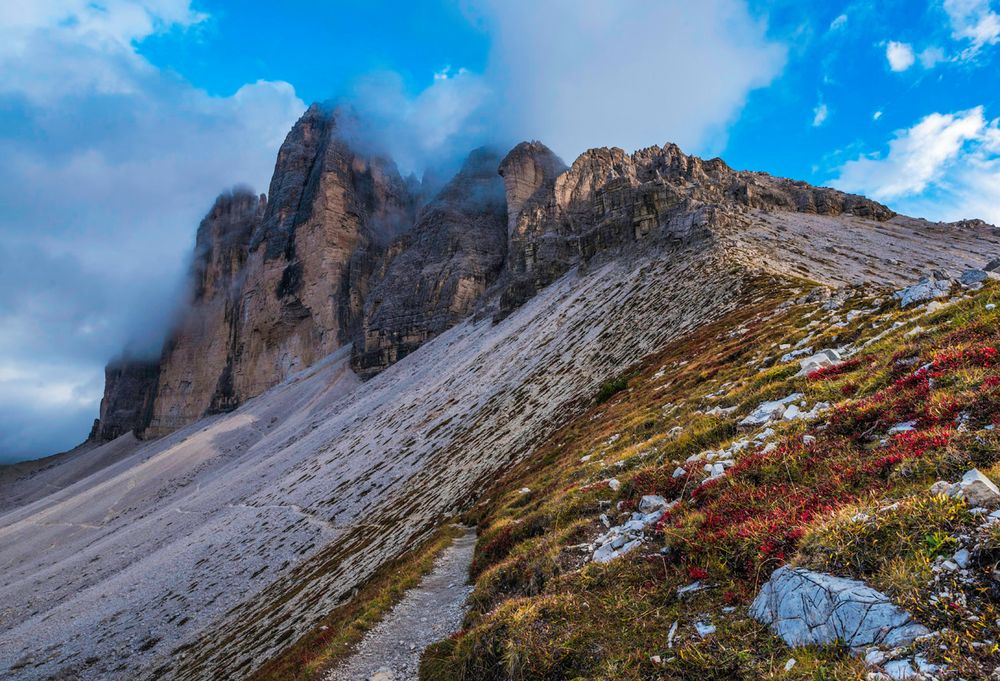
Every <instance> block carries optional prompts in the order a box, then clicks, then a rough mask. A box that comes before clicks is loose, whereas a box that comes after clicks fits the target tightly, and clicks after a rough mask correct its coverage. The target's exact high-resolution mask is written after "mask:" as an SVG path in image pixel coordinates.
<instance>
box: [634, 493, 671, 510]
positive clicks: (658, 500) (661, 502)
mask: <svg viewBox="0 0 1000 681" xmlns="http://www.w3.org/2000/svg"><path fill="white" fill-rule="evenodd" d="M666 505H667V500H666V499H664V498H663V497H661V496H659V495H657V494H647V495H646V496H644V497H643V498H642V499H640V500H639V512H640V513H652V512H653V511H656V510H659V509H661V508H663V507H664V506H666Z"/></svg>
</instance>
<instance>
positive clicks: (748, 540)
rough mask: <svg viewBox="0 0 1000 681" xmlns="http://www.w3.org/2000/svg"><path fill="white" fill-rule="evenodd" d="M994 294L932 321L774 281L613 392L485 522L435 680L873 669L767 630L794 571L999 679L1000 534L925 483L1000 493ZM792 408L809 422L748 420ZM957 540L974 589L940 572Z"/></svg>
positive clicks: (976, 296) (958, 667) (973, 298)
mask: <svg viewBox="0 0 1000 681" xmlns="http://www.w3.org/2000/svg"><path fill="white" fill-rule="evenodd" d="M812 298H815V299H814V300H813V299H812ZM997 298H1000V289H998V287H997V286H996V285H995V284H992V283H989V284H988V285H987V286H986V287H984V288H983V289H981V290H979V291H977V292H975V293H972V294H966V295H959V294H956V296H955V297H954V298H953V300H952V301H951V302H950V303H949V304H947V305H945V306H944V307H943V308H941V309H939V310H937V311H930V312H928V310H927V309H926V308H925V307H923V306H920V307H916V308H914V309H900V308H899V306H898V304H897V303H896V302H895V301H893V300H892V299H891V298H890V297H887V296H886V295H885V294H884V292H870V291H862V290H855V291H851V292H849V295H847V296H844V297H843V299H842V300H838V301H836V302H835V303H829V302H827V301H826V300H825V299H823V298H821V297H819V296H815V297H813V296H810V297H809V298H806V297H804V296H803V291H798V292H795V291H785V290H783V289H780V288H775V289H771V290H770V291H769V295H768V296H767V297H766V298H761V299H758V300H757V301H755V302H754V303H753V304H751V305H747V306H746V307H744V308H743V309H741V310H740V311H738V312H736V313H734V314H732V315H731V316H730V317H728V318H727V319H724V320H721V321H720V322H718V323H716V324H712V325H710V326H708V327H705V328H702V329H700V330H698V331H695V332H694V333H693V334H691V335H690V336H688V337H686V338H685V339H683V341H681V342H677V343H674V344H672V345H671V346H669V347H667V348H665V349H664V350H663V351H662V352H661V353H659V354H658V355H657V356H655V357H652V358H650V359H649V361H648V362H646V363H645V365H644V366H643V367H641V368H639V369H638V370H637V371H635V372H634V373H633V374H630V379H629V381H628V382H627V384H624V383H623V384H621V385H617V384H616V385H615V386H612V384H610V383H609V384H606V386H605V387H604V388H602V389H601V391H600V393H599V394H598V396H597V400H596V404H595V406H594V407H593V408H592V409H591V411H590V412H589V413H587V414H584V415H583V416H582V417H580V418H578V419H576V420H574V421H573V422H572V423H570V424H568V425H567V426H565V427H564V428H562V429H561V430H560V431H558V432H557V433H555V434H554V435H553V436H552V437H551V438H549V440H548V441H547V442H546V443H545V444H544V445H543V446H542V447H540V448H539V450H538V451H537V452H536V453H535V454H534V455H533V456H532V457H530V458H529V460H527V461H526V462H524V463H523V464H522V465H521V466H520V467H518V468H517V469H516V470H514V471H513V472H512V473H511V474H510V476H509V477H508V478H507V479H505V480H503V481H502V482H501V483H499V484H498V485H497V488H496V489H495V490H494V491H493V493H492V494H491V495H490V498H491V499H492V502H491V503H490V504H488V505H486V506H480V507H477V509H476V510H475V512H470V513H469V514H468V517H467V518H466V521H467V522H472V523H476V524H478V527H479V532H480V538H479V543H478V546H477V550H476V557H475V563H474V566H473V576H474V578H475V580H476V586H475V592H474V594H473V597H472V599H471V603H470V610H469V613H468V615H467V617H466V621H465V628H464V629H463V630H462V631H460V632H458V633H457V634H456V635H454V636H453V637H452V638H450V639H448V640H446V641H441V642H439V643H438V644H436V645H434V646H432V647H431V648H430V649H428V650H427V651H426V652H425V654H424V656H423V660H422V665H421V679H423V680H424V681H438V680H444V679H448V680H462V679H464V680H467V681H471V680H473V679H475V680H477V681H479V680H490V679H496V680H497V681H500V680H508V679H518V680H520V679H584V678H585V679H607V680H611V679H615V680H630V679H636V680H639V679H643V680H645V679H742V678H746V679H751V678H753V679H757V678H763V679H766V678H789V679H856V678H863V677H864V675H865V674H866V672H867V670H866V667H865V664H864V661H863V660H862V659H860V658H859V657H858V656H856V655H852V654H850V652H849V651H846V650H843V649H840V648H837V647H830V648H807V649H795V650H791V649H789V648H788V647H787V646H785V645H784V643H783V642H782V641H781V640H780V639H778V638H777V637H776V636H774V635H773V634H772V633H771V631H770V630H769V629H768V628H767V627H766V626H763V625H761V624H759V623H757V622H756V621H754V620H752V619H750V618H749V616H748V615H747V606H748V605H749V603H750V601H751V600H752V599H753V597H754V596H755V594H756V593H757V591H758V590H759V588H760V585H761V584H762V582H763V581H765V580H767V579H768V577H769V575H770V573H771V572H772V571H773V570H774V569H775V568H776V567H778V566H780V565H783V564H786V563H792V564H797V565H803V566H806V567H810V568H813V569H816V570H821V571H824V572H830V573H833V574H837V575H840V576H847V577H854V578H858V579H863V580H865V581H866V582H868V583H869V584H871V585H872V586H874V587H875V588H877V589H879V590H881V591H883V592H884V593H886V594H888V595H889V596H890V597H891V598H893V599H894V600H895V601H896V602H897V603H898V604H899V605H901V606H903V607H905V608H906V609H908V610H909V611H910V612H911V613H912V614H913V616H914V618H915V619H917V620H918V621H919V622H920V623H922V624H924V625H926V626H927V627H929V628H930V629H931V630H932V631H934V632H937V634H936V638H935V641H934V642H933V645H931V644H926V645H924V648H923V649H922V650H923V654H924V655H925V656H926V657H927V658H928V659H929V660H930V661H932V662H934V663H937V664H941V665H944V666H945V667H946V668H947V669H948V670H950V671H949V672H948V674H951V675H953V676H954V677H955V678H959V677H962V678H967V679H974V678H987V677H988V676H989V674H990V673H992V671H993V669H994V667H997V666H1000V648H998V645H997V638H998V635H997V632H998V631H1000V611H998V609H997V602H998V596H1000V594H998V593H997V592H998V587H997V585H996V584H995V583H994V582H992V581H991V579H992V577H991V571H992V570H994V569H996V562H997V560H1000V549H998V545H1000V529H997V528H998V527H1000V523H996V524H994V525H992V526H990V527H989V528H986V526H985V525H984V524H983V519H984V518H983V515H982V513H981V512H980V511H979V510H978V509H970V508H969V507H968V505H967V504H966V503H965V502H964V501H962V500H960V499H954V498H951V497H948V496H944V495H937V496H935V495H934V494H931V493H930V491H929V488H930V486H931V485H932V484H933V483H934V482H935V481H937V480H941V479H943V480H947V481H952V482H953V481H955V480H956V479H958V478H960V477H961V476H962V474H963V472H964V471H966V470H968V469H970V468H974V467H975V468H979V469H980V470H981V471H983V472H984V473H986V474H987V475H988V476H991V477H992V478H993V479H994V480H998V479H1000V465H998V462H1000V436H998V434H997V432H996V431H995V430H994V429H995V427H996V426H998V425H1000V357H998V355H997V348H1000V319H998V313H997V311H996V308H995V305H994V304H995V303H996V302H997V301H996V299H997ZM845 346H847V347H849V348H850V349H851V353H850V358H849V359H848V360H847V361H845V362H843V363H841V364H838V365H836V366H835V367H831V368H826V369H820V370H817V371H813V372H811V373H809V374H807V375H802V373H801V372H800V370H799V369H800V367H799V362H798V359H799V358H801V357H802V356H805V355H807V354H809V352H808V349H809V348H813V349H814V351H818V350H819V349H822V348H833V347H841V348H843V347H845ZM796 351H799V352H798V353H796ZM793 353H796V354H797V356H790V355H792V354H793ZM612 388H614V389H612ZM796 393H798V394H799V395H800V396H799V397H798V398H796V399H795V400H794V402H795V404H796V406H797V407H799V408H800V411H802V412H809V415H808V416H806V417H804V418H792V419H779V420H778V421H776V422H773V423H769V424H766V425H765V426H760V427H754V428H741V427H740V425H739V424H740V421H741V420H742V419H743V418H744V417H746V416H747V415H748V414H749V413H750V412H751V411H753V410H754V409H755V408H756V407H757V406H758V405H760V404H761V403H762V402H765V401H768V400H779V399H782V398H786V397H788V396H790V395H793V394H796ZM824 405H825V406H824ZM708 451H711V452H712V453H713V455H715V453H716V452H719V453H720V454H719V458H722V457H726V458H729V457H731V459H732V460H731V461H727V465H728V467H727V468H726V472H725V474H724V475H718V476H716V477H713V478H711V479H706V478H707V476H708V473H707V472H706V470H705V468H706V464H707V463H710V462H711V461H713V460H715V459H712V458H711V457H708V458H706V457H704V456H701V457H699V455H703V454H704V453H706V452H708ZM708 468H711V466H710V465H709V466H708ZM612 481H617V484H613V483H612ZM652 494H655V495H660V496H662V497H664V498H665V499H667V500H677V503H676V504H674V505H673V506H672V507H670V508H669V509H668V510H667V511H666V512H664V513H663V515H662V516H661V517H660V519H659V521H658V522H657V523H656V524H655V531H647V533H646V541H645V542H644V543H643V544H642V546H640V547H639V548H638V549H635V550H633V551H631V552H629V553H627V554H626V555H624V556H623V557H621V558H617V559H615V560H611V561H610V562H607V563H597V562H591V560H590V557H591V553H592V552H593V545H592V543H591V542H593V540H594V539H595V538H596V537H597V536H598V535H601V534H603V533H604V532H605V531H606V528H607V525H609V524H610V525H618V524H619V523H622V522H624V520H626V519H627V518H628V517H629V514H630V513H631V512H632V511H634V510H635V509H636V508H637V506H638V503H639V500H640V499H641V498H642V496H644V495H652ZM984 528H986V529H984ZM961 546H968V547H975V551H974V552H973V553H974V555H973V558H972V562H971V567H970V569H969V570H968V571H966V573H967V574H965V575H964V576H962V575H961V574H960V573H959V572H951V571H949V570H948V569H945V568H942V565H943V561H945V560H946V559H948V558H949V557H950V556H951V555H952V554H953V553H955V551H956V550H958V549H959V548H960V547H961ZM695 583H697V584H695ZM685 587H687V588H685Z"/></svg>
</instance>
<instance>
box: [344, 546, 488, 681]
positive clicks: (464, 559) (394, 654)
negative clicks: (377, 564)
mask: <svg viewBox="0 0 1000 681" xmlns="http://www.w3.org/2000/svg"><path fill="white" fill-rule="evenodd" d="M475 544H476V533H475V531H473V530H471V529H470V530H469V531H468V532H466V534H464V535H463V536H461V537H459V538H457V539H456V540H455V541H454V542H453V543H452V545H451V546H449V547H448V548H447V549H445V550H444V552H443V553H442V554H441V555H440V556H439V557H438V559H437V561H435V563H434V567H433V569H432V570H431V571H430V572H429V573H428V574H427V575H426V576H425V577H424V578H423V580H421V582H420V585H419V586H418V587H417V588H415V589H412V590H410V591H409V592H408V593H407V594H406V595H405V596H404V597H403V600H401V601H400V602H399V603H398V604H397V605H396V607H395V608H393V609H392V610H391V611H390V612H389V614H388V615H386V616H385V619H383V620H382V621H381V622H379V623H378V624H377V625H375V627H374V628H372V630H371V631H369V632H368V634H367V635H366V636H365V637H364V639H362V641H361V643H360V644H358V647H357V650H355V652H354V654H353V655H352V656H351V657H350V658H348V659H347V660H346V661H345V662H344V663H343V664H341V665H340V666H338V667H337V668H336V669H334V670H333V671H331V672H330V673H329V674H328V675H327V676H326V681H410V680H411V679H416V678H417V667H418V665H419V664H420V653H422V652H423V650H424V648H426V647H427V646H428V645H430V644H431V643H434V642H435V641H439V640H441V639H443V638H447V637H448V635H450V634H451V633H453V632H455V631H457V630H458V628H459V627H460V626H461V623H462V615H463V614H464V613H463V610H464V606H465V599H466V598H468V596H469V594H470V593H471V592H472V586H471V585H469V584H466V582H467V581H468V577H469V564H470V563H471V562H472V549H473V547H474V546H475Z"/></svg>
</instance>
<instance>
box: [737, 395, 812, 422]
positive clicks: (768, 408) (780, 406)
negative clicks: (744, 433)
mask: <svg viewBox="0 0 1000 681" xmlns="http://www.w3.org/2000/svg"><path fill="white" fill-rule="evenodd" d="M802 397H803V395H802V393H793V394H791V395H789V396H788V397H785V398H784V399H780V400H771V401H768V402H761V403H760V404H759V405H758V406H757V408H756V409H754V410H753V411H752V412H750V414H748V415H747V416H746V417H745V418H744V419H743V420H742V421H740V423H739V425H740V426H741V427H744V428H756V427H757V426H762V425H764V424H765V423H768V422H770V421H776V420H778V419H780V418H781V417H782V415H783V414H784V413H785V409H787V407H788V405H789V404H791V403H793V402H798V401H799V400H800V399H802Z"/></svg>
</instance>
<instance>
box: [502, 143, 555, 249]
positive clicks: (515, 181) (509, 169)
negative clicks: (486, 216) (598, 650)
mask: <svg viewBox="0 0 1000 681" xmlns="http://www.w3.org/2000/svg"><path fill="white" fill-rule="evenodd" d="M565 170H566V164H565V163H563V160H562V159H561V158H559V157H558V156H556V155H555V153H553V151H552V150H551V149H549V148H548V147H547V146H545V145H544V144H542V143H541V142H538V141H535V142H521V143H520V144H518V145H517V146H516V147H514V148H513V149H511V150H510V153H508V154H507V156H505V157H504V159H503V162H502V163H501V164H500V169H499V171H500V175H501V176H502V177H503V184H504V191H505V193H506V197H507V220H508V223H507V232H508V235H510V234H513V233H514V229H515V228H516V227H517V219H518V217H519V216H520V215H521V209H522V208H523V207H524V204H525V203H526V202H527V201H528V200H529V199H531V197H532V196H534V195H535V193H536V192H538V190H539V189H541V188H542V187H548V186H550V185H552V184H553V183H554V182H555V179H556V177H558V176H559V175H561V174H562V173H563V172H564V171H565Z"/></svg>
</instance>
